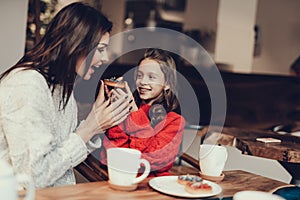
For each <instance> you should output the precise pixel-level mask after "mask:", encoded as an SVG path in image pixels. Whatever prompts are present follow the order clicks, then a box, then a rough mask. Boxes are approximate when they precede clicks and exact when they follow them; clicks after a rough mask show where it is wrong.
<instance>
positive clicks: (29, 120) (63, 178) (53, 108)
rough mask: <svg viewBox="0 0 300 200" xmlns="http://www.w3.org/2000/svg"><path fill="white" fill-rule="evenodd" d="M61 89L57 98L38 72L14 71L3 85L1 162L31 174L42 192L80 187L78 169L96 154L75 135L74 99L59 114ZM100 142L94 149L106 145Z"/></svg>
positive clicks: (0, 92) (0, 88)
mask: <svg viewBox="0 0 300 200" xmlns="http://www.w3.org/2000/svg"><path fill="white" fill-rule="evenodd" d="M60 91H61V88H58V89H56V90H55V92H54V95H53V96H52V93H51V91H50V89H49V87H48V85H47V83H46V80H45V79H44V77H43V76H42V75H41V74H40V73H38V72H37V71H34V70H26V71H24V70H19V69H18V70H14V71H13V72H12V73H10V74H9V75H8V76H7V77H5V78H4V79H3V80H2V81H1V83H0V158H1V159H4V160H6V161H7V162H9V163H10V164H11V165H12V166H13V169H14V171H15V172H16V173H26V174H29V175H30V176H31V177H32V178H33V180H34V182H35V187H36V188H44V187H50V186H58V185H66V184H75V177H74V173H73V167H74V166H76V165H77V164H79V163H80V162H82V161H83V160H84V159H85V158H86V157H87V154H88V153H89V152H91V151H92V150H93V149H92V147H91V146H90V145H86V144H85V143H84V142H83V140H82V139H81V138H80V137H79V136H78V135H77V134H76V133H74V131H75V129H76V126H77V106H76V102H75V99H74V96H73V95H71V97H70V99H69V102H68V104H67V106H66V108H65V109H64V110H63V111H61V110H59V97H60ZM99 140H100V138H97V139H96V141H95V142H96V144H95V143H92V144H94V145H92V146H93V148H95V147H100V145H101V141H99ZM89 143H90V142H89Z"/></svg>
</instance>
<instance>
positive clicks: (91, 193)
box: [35, 169, 287, 200]
mask: <svg viewBox="0 0 300 200" xmlns="http://www.w3.org/2000/svg"><path fill="white" fill-rule="evenodd" d="M182 172H185V169H183V170H182ZM190 172H191V174H197V171H196V169H194V171H193V172H192V171H190ZM150 179H151V178H147V179H146V180H145V181H143V182H141V183H140V184H139V186H138V188H137V190H135V191H133V192H124V191H117V190H113V189H111V188H110V187H109V185H108V182H107V181H101V182H93V183H82V184H77V185H72V186H63V187H54V188H47V189H40V190H37V191H36V198H35V200H94V199H108V200H110V199H143V200H147V199H173V198H175V197H173V196H169V195H165V194H162V193H159V192H157V191H155V190H153V189H152V188H151V187H150V186H149V185H148V182H149V180H150ZM218 184H219V185H220V186H221V187H222V188H223V191H222V193H221V194H219V195H217V197H230V196H233V194H234V193H236V192H238V191H242V190H260V191H272V190H274V189H275V188H277V187H281V186H285V185H287V184H286V183H283V182H280V181H276V180H272V179H269V178H265V177H263V176H259V175H255V174H252V173H249V172H244V171H240V170H234V171H226V172H225V178H224V180H223V181H222V182H220V183H218ZM215 197H216V196H215Z"/></svg>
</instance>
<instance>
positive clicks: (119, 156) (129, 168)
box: [107, 148, 150, 186]
mask: <svg viewBox="0 0 300 200" xmlns="http://www.w3.org/2000/svg"><path fill="white" fill-rule="evenodd" d="M141 155H142V154H141V152H140V151H139V150H136V149H129V148H109V149H107V167H108V177H109V182H110V184H113V185H117V186H132V185H135V184H137V183H139V182H141V181H143V180H144V179H145V178H147V176H148V175H149V173H150V164H149V162H148V161H147V160H145V159H141ZM141 163H143V164H144V166H145V170H144V172H143V174H142V175H141V176H139V177H137V174H138V170H139V168H140V166H141Z"/></svg>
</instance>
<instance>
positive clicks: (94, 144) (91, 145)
mask: <svg viewBox="0 0 300 200" xmlns="http://www.w3.org/2000/svg"><path fill="white" fill-rule="evenodd" d="M101 142H102V140H101V138H100V135H95V136H94V137H93V138H92V139H91V140H90V141H88V142H87V143H86V147H87V149H88V153H91V152H93V151H94V150H96V149H98V148H100V147H101Z"/></svg>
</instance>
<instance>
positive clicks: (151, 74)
mask: <svg viewBox="0 0 300 200" xmlns="http://www.w3.org/2000/svg"><path fill="white" fill-rule="evenodd" d="M135 84H136V88H137V91H138V93H139V96H140V98H141V99H142V101H143V103H146V104H148V105H152V103H153V102H154V101H155V100H156V99H158V97H160V96H161V95H162V93H163V90H167V89H169V86H168V85H166V84H165V76H164V73H163V72H162V71H161V68H160V65H159V63H158V62H156V61H155V60H151V59H148V58H146V59H144V60H143V61H142V62H141V63H140V65H139V66H138V69H137V73H136V81H135Z"/></svg>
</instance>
